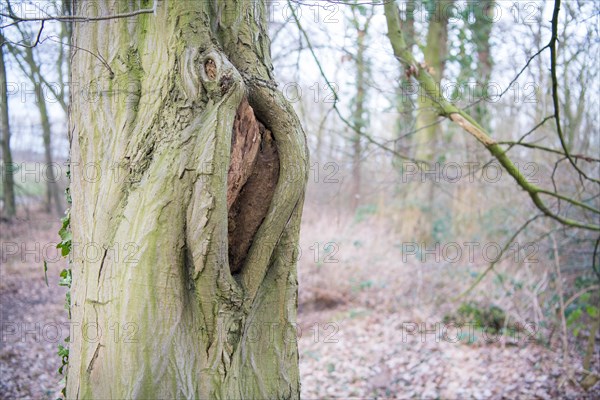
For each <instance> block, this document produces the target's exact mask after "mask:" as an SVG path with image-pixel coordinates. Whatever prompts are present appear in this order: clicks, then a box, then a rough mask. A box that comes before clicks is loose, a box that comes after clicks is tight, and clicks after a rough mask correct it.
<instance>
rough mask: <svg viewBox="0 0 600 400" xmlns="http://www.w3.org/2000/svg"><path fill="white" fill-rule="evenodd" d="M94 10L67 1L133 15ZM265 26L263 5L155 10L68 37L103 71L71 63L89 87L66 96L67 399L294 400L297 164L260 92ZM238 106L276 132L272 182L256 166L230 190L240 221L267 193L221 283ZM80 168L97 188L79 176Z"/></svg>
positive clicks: (282, 105) (284, 111)
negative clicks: (238, 260)
mask: <svg viewBox="0 0 600 400" xmlns="http://www.w3.org/2000/svg"><path fill="white" fill-rule="evenodd" d="M95 4H96V5H97V7H94V8H86V2H84V1H79V2H77V4H76V5H75V10H76V12H75V14H87V15H89V14H90V13H92V14H96V15H98V14H100V13H102V14H108V13H116V12H126V11H131V10H129V9H124V7H127V4H126V3H124V2H120V1H108V0H107V1H103V2H99V3H95ZM266 15H267V10H266V8H265V4H264V3H263V2H248V1H244V0H240V1H230V2H204V1H198V2H191V1H181V2H179V1H178V2H168V3H167V2H160V3H159V4H158V8H157V10H156V12H155V14H154V15H152V14H147V15H140V16H137V17H133V18H129V19H120V20H110V21H103V22H98V23H86V24H77V25H76V26H75V29H74V36H73V44H74V45H75V46H77V47H75V48H76V49H77V48H85V49H87V50H89V51H90V52H92V53H94V54H99V55H101V56H102V57H104V59H106V61H107V63H108V65H109V66H110V70H109V69H108V68H107V67H106V66H104V65H103V64H102V63H101V62H99V61H98V59H97V58H96V57H94V56H92V55H90V54H89V53H87V52H83V51H78V50H75V51H74V53H73V64H72V81H74V82H80V83H81V85H80V87H81V88H90V87H91V88H93V89H94V90H93V91H95V93H92V95H91V96H90V94H91V93H89V92H86V91H85V90H84V91H81V90H80V91H74V92H73V98H72V103H71V104H72V113H71V120H70V123H71V127H70V132H71V133H72V138H71V160H72V162H73V165H72V182H71V190H72V194H73V206H72V211H71V225H72V230H73V243H74V244H73V246H74V248H73V255H72V269H73V286H72V289H71V290H72V315H73V322H74V323H76V324H79V325H78V326H79V327H80V329H79V330H77V329H76V330H75V331H74V333H73V337H72V344H71V350H70V360H69V363H70V365H69V372H68V386H67V395H68V397H69V398H298V397H299V372H298V349H297V343H296V328H295V320H296V308H297V273H296V262H295V261H296V257H297V244H298V233H299V223H300V217H301V211H302V205H303V199H304V190H305V185H306V179H307V163H308V154H307V150H306V138H305V135H304V133H303V131H302V129H301V127H300V124H299V121H298V119H297V117H296V115H295V114H294V112H293V110H292V108H291V106H290V105H289V104H288V103H287V102H286V101H285V100H284V98H283V96H282V95H281V94H280V93H279V91H277V90H276V88H275V83H274V82H273V76H272V67H271V62H270V51H269V39H268V36H267V34H266V28H267V26H266ZM244 97H247V99H248V102H249V104H250V106H251V107H252V109H251V110H253V112H254V115H255V119H256V120H257V121H258V122H259V123H260V124H258V122H251V125H252V126H257V125H258V126H260V125H261V124H262V126H263V127H264V128H261V129H259V132H262V135H263V136H262V141H263V142H264V141H265V140H268V139H265V138H267V136H266V135H268V134H266V133H264V132H266V130H268V131H270V132H272V136H273V139H274V142H275V145H276V150H277V156H278V163H279V171H278V174H279V178H278V181H277V184H276V186H274V185H273V182H269V181H268V179H265V178H264V175H261V174H260V172H261V171H260V170H258V171H257V170H256V167H255V169H254V171H253V173H254V176H255V177H257V178H256V181H258V183H256V184H255V186H252V187H250V189H248V188H247V185H246V186H244V188H242V192H244V191H246V192H245V194H244V195H243V196H245V197H244V198H245V199H249V201H248V202H247V203H246V207H245V208H244V207H242V208H241V209H242V213H252V212H253V210H256V209H258V208H257V207H255V206H256V204H255V203H253V201H256V198H260V195H261V193H260V192H261V191H264V190H269V188H271V187H273V186H274V187H275V188H274V192H273V193H271V195H272V200H271V202H270V206H269V207H268V210H267V212H266V215H264V219H262V223H261V224H260V226H259V228H258V229H257V231H256V233H255V234H254V236H253V238H252V241H251V246H250V247H249V250H248V252H247V254H246V255H245V258H244V261H243V263H242V266H241V269H240V270H239V271H237V272H235V273H232V272H231V270H230V266H229V261H228V259H229V257H228V252H231V249H228V207H227V191H228V187H227V181H228V170H230V169H231V168H233V167H232V166H230V151H231V144H232V131H234V120H235V119H236V111H237V110H238V108H240V109H241V107H239V106H240V103H241V102H242V100H243V98H244ZM246 111H247V109H246ZM240 118H241V117H240ZM250 120H252V118H250ZM236 126H239V125H237V123H236ZM237 131H238V130H237V129H236V132H237ZM248 132H249V131H248ZM234 142H235V143H238V138H237V137H236V138H234ZM86 165H95V166H96V169H97V170H98V171H101V174H100V177H99V179H89V178H88V179H86V175H85V174H84V173H83V172H84V171H83V166H86ZM244 165H245V164H244ZM255 165H259V161H256V164H255ZM262 165H263V166H264V165H265V164H262ZM238 167H239V165H238ZM271 167H272V165H271ZM248 179H249V180H250V179H253V178H248ZM261 179H262V182H261ZM271 190H272V189H271ZM254 191H256V192H254ZM254 194H255V195H256V196H253V195H254ZM240 196H242V194H240ZM242 206H243V205H242ZM246 216H247V215H246ZM261 217H263V216H261ZM237 233H238V232H237V230H236V229H235V224H234V229H233V230H231V225H230V229H229V234H230V235H231V234H234V235H235V234H237ZM92 243H93V245H91V244H92ZM78 244H79V248H77V245H78ZM86 245H87V246H88V248H92V247H94V248H95V249H97V250H98V254H97V257H92V256H90V255H89V252H88V254H86V252H85V248H84V246H86ZM95 327H97V328H98V332H99V330H100V329H101V330H102V331H101V332H102V333H101V335H100V334H98V335H96V333H95V332H96V331H95V330H94V328H95ZM96 336H97V340H92V339H93V338H95V337H96ZM90 338H91V339H90Z"/></svg>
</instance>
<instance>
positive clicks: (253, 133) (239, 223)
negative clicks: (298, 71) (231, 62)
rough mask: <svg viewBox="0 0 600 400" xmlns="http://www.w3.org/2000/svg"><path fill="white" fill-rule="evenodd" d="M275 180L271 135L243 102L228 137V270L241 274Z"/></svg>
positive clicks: (274, 149) (276, 168)
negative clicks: (229, 137) (229, 140)
mask: <svg viewBox="0 0 600 400" xmlns="http://www.w3.org/2000/svg"><path fill="white" fill-rule="evenodd" d="M278 179H279V155H278V153H277V146H276V144H275V139H274V138H273V134H272V133H271V131H270V130H269V129H267V128H266V127H265V126H264V125H263V124H262V123H261V122H260V121H259V120H258V119H257V118H256V116H255V114H254V110H253V109H252V107H251V106H250V104H249V103H248V100H247V99H246V98H244V99H243V100H242V102H241V103H240V106H239V107H238V110H237V113H236V116H235V121H234V123H233V132H232V135H231V158H230V165H229V171H228V174H227V209H228V237H229V239H228V242H229V247H228V248H229V268H230V270H231V272H232V273H238V272H239V271H241V270H242V268H243V266H244V262H245V260H246V256H247V254H248V251H249V249H250V247H251V245H252V240H253V238H254V235H255V234H256V232H257V231H258V228H259V227H260V225H261V223H262V221H263V220H264V218H265V216H266V215H267V212H268V211H269V206H270V205H271V200H272V199H273V194H274V193H275V187H276V185H277V181H278Z"/></svg>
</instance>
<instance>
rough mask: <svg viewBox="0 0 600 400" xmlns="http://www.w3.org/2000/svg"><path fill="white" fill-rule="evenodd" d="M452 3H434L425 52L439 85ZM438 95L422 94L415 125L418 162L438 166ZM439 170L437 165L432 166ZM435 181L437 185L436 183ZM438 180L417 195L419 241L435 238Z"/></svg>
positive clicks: (429, 180)
mask: <svg viewBox="0 0 600 400" xmlns="http://www.w3.org/2000/svg"><path fill="white" fill-rule="evenodd" d="M451 2H452V1H438V2H432V3H431V4H430V6H429V9H430V19H429V25H428V28H427V42H426V45H425V48H424V57H425V64H426V65H427V67H428V70H430V71H431V74H432V76H433V77H434V79H435V81H436V83H437V84H440V82H441V80H442V77H443V76H444V67H445V64H446V57H447V55H448V54H447V53H448V43H447V42H448V20H449V12H448V4H450V3H451ZM436 101H437V99H436V98H435V95H433V93H427V92H426V91H424V90H423V91H419V93H418V98H417V106H418V110H417V120H416V125H415V131H416V134H415V136H414V140H415V147H416V150H415V158H416V159H417V160H423V161H427V162H430V163H432V164H435V163H436V162H437V160H436V159H435V154H436V153H437V147H438V146H437V141H438V135H437V133H438V132H439V129H440V126H439V124H436V123H435V122H436V120H437V119H438V117H439V115H438V112H437V110H436ZM432 170H435V165H433V166H432ZM432 180H433V182H432ZM436 183H437V182H436V179H435V178H431V177H428V178H427V180H425V181H424V182H419V183H418V184H419V188H418V189H417V190H416V191H415V196H414V197H415V199H417V204H419V205H420V210H419V211H418V215H419V218H418V219H417V226H416V227H415V231H416V232H417V234H416V238H417V240H419V241H423V242H429V241H430V240H431V238H432V234H433V228H434V227H433V217H434V215H435V207H434V203H433V202H434V199H435V198H436V197H437V196H436V195H435V185H436Z"/></svg>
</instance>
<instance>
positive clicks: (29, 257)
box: [0, 214, 600, 399]
mask: <svg viewBox="0 0 600 400" xmlns="http://www.w3.org/2000/svg"><path fill="white" fill-rule="evenodd" d="M311 221H312V222H311ZM313 223H314V220H313V219H311V218H308V219H307V221H306V222H305V224H309V226H304V227H303V230H304V232H305V233H303V242H302V244H301V246H302V249H303V250H305V254H304V258H303V259H301V260H300V262H299V275H300V276H299V280H300V300H299V306H300V309H299V314H298V322H299V323H298V332H297V333H298V335H297V336H298V343H299V349H300V371H301V382H302V398H305V399H322V398H344V399H347V398H360V399H363V398H418V399H421V398H431V399H434V398H446V399H463V398H476V399H488V398H493V399H499V398H527V399H531V398H539V399H551V398H600V384H596V385H595V386H594V387H593V388H592V389H591V390H590V391H588V392H585V391H584V390H583V389H581V388H580V387H579V386H577V385H576V384H574V383H572V382H569V381H568V380H567V381H565V380H564V376H565V374H564V368H563V362H562V359H561V354H562V352H561V351H560V348H559V347H556V348H554V347H552V346H548V345H542V344H539V343H537V342H535V341H530V340H528V335H527V332H524V333H523V332H520V333H515V334H513V335H510V337H497V336H494V335H488V339H490V340H487V341H486V340H485V335H482V333H481V332H479V331H471V332H464V331H463V333H462V334H461V335H459V334H458V331H457V330H456V329H454V330H452V329H453V328H452V327H448V326H445V325H443V324H441V323H438V325H437V330H436V329H434V328H433V327H435V326H436V325H435V322H433V321H440V320H441V318H440V317H439V313H437V311H436V310H435V308H432V307H431V306H430V305H425V304H421V305H420V304H418V303H417V304H412V305H407V304H406V302H402V301H398V300H397V299H398V298H400V297H402V296H403V294H402V293H401V292H399V291H398V290H400V289H399V288H392V289H393V290H394V291H392V292H390V291H389V290H385V289H382V287H379V286H377V284H374V283H372V282H371V281H367V282H371V283H368V284H361V282H362V281H360V282H359V281H357V282H358V285H359V288H360V291H359V292H360V293H358V292H352V291H350V292H346V293H344V291H343V290H341V289H340V290H337V289H336V288H335V287H333V288H332V287H331V285H332V284H331V283H329V286H324V285H322V282H321V281H319V280H315V279H313V278H311V275H310V274H312V273H314V271H313V269H314V268H315V266H314V265H312V264H314V263H312V261H311V263H308V261H307V259H311V260H312V251H310V250H308V249H309V248H310V243H312V241H311V239H314V238H313V237H311V235H313V233H314V232H315V230H319V229H320V228H319V227H318V226H316V227H315V226H310V224H313ZM1 224H2V225H1V226H0V233H1V238H2V242H3V246H4V247H3V249H2V251H3V253H2V255H1V257H2V260H0V261H1V267H0V323H1V327H2V330H1V332H0V334H1V335H2V337H1V338H0V399H22V398H33V399H55V398H56V397H57V395H58V392H59V391H60V387H61V384H60V380H61V377H60V376H59V375H58V374H57V369H58V367H59V364H60V360H59V357H58V356H57V346H58V344H59V343H62V339H63V338H64V337H66V336H67V335H68V325H67V324H66V323H67V316H66V311H65V310H64V298H65V297H64V295H65V289H64V288H63V287H59V286H58V285H57V281H58V275H59V273H60V270H61V269H63V268H64V266H65V261H64V260H62V259H59V258H58V257H57V253H56V250H54V249H52V247H53V246H54V243H55V242H56V239H57V234H56V232H57V231H58V228H59V222H58V221H57V220H56V219H54V218H52V217H48V216H46V215H44V214H32V215H30V216H29V217H28V219H27V220H22V221H20V222H18V223H16V224H12V225H7V224H6V223H4V222H2V223H1ZM8 243H14V244H16V245H17V246H18V251H17V253H16V254H14V255H11V254H9V253H13V252H14V249H13V248H12V247H10V246H11V245H9V244H8ZM7 246H8V247H7ZM305 247H306V249H305ZM26 250H27V251H26ZM44 257H45V258H47V259H51V260H53V259H56V262H49V263H48V282H49V285H48V286H46V283H45V279H44V272H43V258H44ZM342 258H343V257H342ZM309 264H310V265H309ZM318 267H319V268H321V267H323V264H319V266H318ZM340 268H341V266H340ZM350 270H351V269H348V271H350ZM335 273H336V274H338V275H339V274H340V271H339V270H338V271H336V272H335ZM396 273H398V271H396ZM323 275H324V276H327V274H323ZM403 277H404V281H405V282H404V285H407V286H408V287H411V286H414V284H415V283H414V282H412V281H411V279H415V278H414V274H411V273H410V272H407V273H403ZM320 282H321V283H320ZM348 293H357V294H356V295H355V296H348ZM423 323H426V324H427V325H425V326H422V325H421V324H423ZM421 328H426V329H427V330H425V331H423V332H421V333H420V332H419V329H421ZM444 333H445V334H446V335H444ZM465 333H466V334H467V335H466V336H468V337H470V340H469V339H468V338H467V340H464V338H465ZM507 336H509V335H507ZM458 338H460V339H461V340H456V339H458ZM598 347H599V346H598V344H596V348H597V349H598ZM593 364H594V368H595V369H596V370H597V369H598V367H599V365H600V361H599V356H598V351H596V352H595V355H594V361H593ZM569 365H573V368H575V366H576V365H581V360H580V359H577V356H576V355H575V356H573V355H571V356H570V359H569Z"/></svg>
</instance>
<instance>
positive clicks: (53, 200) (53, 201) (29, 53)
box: [9, 46, 64, 215]
mask: <svg viewBox="0 0 600 400" xmlns="http://www.w3.org/2000/svg"><path fill="white" fill-rule="evenodd" d="M9 49H11V51H12V54H13V55H14V56H15V58H16V59H17V62H18V63H19V67H20V68H21V70H22V71H23V73H24V74H25V75H27V77H28V78H29V80H30V81H31V83H32V84H33V86H34V92H35V93H36V105H37V108H38V111H39V113H40V123H41V126H42V140H43V143H44V162H45V168H44V179H45V180H46V212H48V213H50V212H52V206H53V205H54V210H55V211H56V214H57V215H62V213H63V211H64V208H63V205H62V198H61V195H60V191H59V189H58V177H57V176H56V174H55V171H56V169H57V168H56V167H58V166H55V165H54V158H53V157H52V140H51V139H52V127H51V126H50V116H49V114H48V106H47V103H46V97H45V92H44V91H43V90H42V89H43V86H42V82H45V81H44V79H43V76H42V73H41V71H40V65H39V60H38V61H36V59H35V57H34V55H33V48H32V47H25V48H24V49H23V52H22V53H20V54H19V49H18V48H17V47H16V46H11V47H9ZM19 56H21V57H22V60H23V61H24V62H25V63H23V62H22V61H20V59H19Z"/></svg>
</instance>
